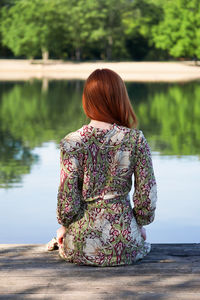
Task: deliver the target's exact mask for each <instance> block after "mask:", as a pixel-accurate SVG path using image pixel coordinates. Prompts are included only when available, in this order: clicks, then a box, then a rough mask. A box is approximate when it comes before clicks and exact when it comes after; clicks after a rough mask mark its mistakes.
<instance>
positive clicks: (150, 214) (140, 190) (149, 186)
mask: <svg viewBox="0 0 200 300" xmlns="http://www.w3.org/2000/svg"><path fill="white" fill-rule="evenodd" d="M134 176H135V182H134V187H135V191H134V194H133V203H134V208H133V213H134V216H135V218H136V221H137V224H138V225H140V226H143V225H148V224H150V223H151V222H153V220H154V217H155V209H156V201H157V186H156V179H155V176H154V170H153V165H152V158H151V152H150V148H149V145H148V143H147V141H146V139H145V137H144V135H143V132H142V131H141V130H139V137H138V140H137V143H136V151H135V166H134Z"/></svg>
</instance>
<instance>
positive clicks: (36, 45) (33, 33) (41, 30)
mask: <svg viewBox="0 0 200 300" xmlns="http://www.w3.org/2000/svg"><path fill="white" fill-rule="evenodd" d="M62 4H63V0H54V1H51V0H44V1H40V0H32V1H28V0H18V1H17V0H15V1H14V5H12V6H11V7H10V6H4V7H3V8H2V12H1V34H2V42H3V44H4V45H5V46H7V47H9V48H10V49H11V50H12V51H13V53H14V54H15V55H16V56H19V55H25V56H26V57H29V58H30V57H34V56H36V55H40V53H42V57H43V59H44V60H46V59H48V56H49V51H50V50H52V49H53V50H54V51H55V52H56V51H57V50H58V51H57V53H58V52H59V51H60V50H59V49H60V48H62V43H63V42H62V40H63V39H62V32H63V30H62V28H63V27H62V25H63V20H62V18H61V14H60V11H61V6H62Z"/></svg>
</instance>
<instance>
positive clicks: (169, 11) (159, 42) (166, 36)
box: [152, 0, 200, 58]
mask: <svg viewBox="0 0 200 300" xmlns="http://www.w3.org/2000/svg"><path fill="white" fill-rule="evenodd" d="M163 9H164V17H163V20H161V22H160V23H159V24H158V25H157V26H154V27H153V29H152V32H153V39H154V42H155V45H156V47H157V48H160V49H165V50H168V51H169V53H170V55H172V56H173V57H190V58H192V57H196V58H200V43H199V41H200V1H199V0H176V1H173V0H168V1H165V2H164V5H163Z"/></svg>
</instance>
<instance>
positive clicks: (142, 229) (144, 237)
mask: <svg viewBox="0 0 200 300" xmlns="http://www.w3.org/2000/svg"><path fill="white" fill-rule="evenodd" d="M140 232H141V235H142V237H143V239H144V240H146V239H147V234H146V229H145V228H144V227H140Z"/></svg>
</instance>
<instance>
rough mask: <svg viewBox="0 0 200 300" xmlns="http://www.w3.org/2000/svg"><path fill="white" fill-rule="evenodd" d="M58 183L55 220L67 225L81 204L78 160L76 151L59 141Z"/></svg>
mask: <svg viewBox="0 0 200 300" xmlns="http://www.w3.org/2000/svg"><path fill="white" fill-rule="evenodd" d="M60 146H61V149H60V167H61V170H60V185H59V189H58V196H57V220H58V223H59V224H61V225H63V226H65V227H67V226H68V225H69V224H70V223H72V222H73V218H74V217H75V216H76V215H77V214H78V212H79V209H80V204H81V191H80V190H79V186H78V171H79V170H78V168H79V162H78V159H77V153H76V151H69V149H66V147H65V146H66V142H65V146H64V145H63V142H62V141H61V143H60Z"/></svg>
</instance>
